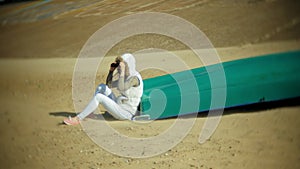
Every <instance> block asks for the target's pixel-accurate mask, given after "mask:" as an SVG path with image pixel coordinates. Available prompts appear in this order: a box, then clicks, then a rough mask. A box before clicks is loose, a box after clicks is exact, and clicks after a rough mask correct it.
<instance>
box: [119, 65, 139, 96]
mask: <svg viewBox="0 0 300 169" xmlns="http://www.w3.org/2000/svg"><path fill="white" fill-rule="evenodd" d="M119 73H120V75H119V80H118V89H119V90H120V91H125V90H127V89H129V88H130V87H137V86H139V85H140V82H139V79H138V78H137V77H136V76H134V77H131V78H129V79H127V80H126V79H125V64H124V63H123V62H120V65H119Z"/></svg>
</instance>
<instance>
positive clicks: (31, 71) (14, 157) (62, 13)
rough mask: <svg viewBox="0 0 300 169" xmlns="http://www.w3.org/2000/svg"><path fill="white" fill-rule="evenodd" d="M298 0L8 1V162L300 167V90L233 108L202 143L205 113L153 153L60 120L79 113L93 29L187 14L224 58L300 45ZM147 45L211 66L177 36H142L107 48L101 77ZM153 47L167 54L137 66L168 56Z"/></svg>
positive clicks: (0, 66) (13, 165) (0, 148)
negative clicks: (77, 76) (82, 61)
mask: <svg viewBox="0 0 300 169" xmlns="http://www.w3.org/2000/svg"><path fill="white" fill-rule="evenodd" d="M299 7H300V3H299V2H298V1H293V0H288V1H284V0H261V1H258V0H242V1H233V0H232V1H230V3H229V2H228V1H223V0H217V1H213V0H203V1H196V0H195V1H194V0H193V1H180V0H174V1H167V0H161V1H154V2H153V1H150V0H143V1H126V2H125V1H124V2H123V1H118V0H117V1H90V2H89V3H88V2H82V1H78V2H77V1H71V0H67V1H55V0H53V1H29V2H20V3H12V4H7V5H2V6H0V23H1V26H0V31H1V33H0V53H1V55H0V79H1V81H0V94H1V97H0V100H1V101H0V103H1V106H0V117H1V118H0V125H1V126H0V137H1V139H0V152H1V153H0V162H1V164H0V166H1V167H0V168H7V169H18V168H23V169H25V168H31V169H35V168H72V169H73V168H78V169H79V168H80V169H82V168H83V169H85V168H90V169H91V168H93V169H97V168H132V169H140V168H155V169H159V168H172V169H173V168H178V169H181V168H182V169H183V168H198V169H202V168H203V169H218V168H228V169H229V168H230V169H232V168H249V169H250V168H251V169H252V168H270V169H274V168H285V169H296V168H300V164H299V161H300V132H299V130H298V127H300V114H299V113H300V105H299V99H297V100H289V101H284V102H279V103H276V105H274V104H272V105H262V106H252V107H251V106H247V107H240V108H235V109H228V110H225V111H224V114H223V116H222V119H221V122H220V124H219V125H218V127H217V129H216V131H215V133H214V134H213V135H212V136H211V138H210V139H209V140H208V141H207V142H205V143H204V144H199V142H198V139H199V134H200V131H201V128H202V127H203V124H204V122H205V120H206V115H207V114H205V113H203V114H199V115H198V117H197V119H196V122H195V125H194V126H193V128H192V129H191V131H190V132H189V133H188V135H187V137H185V138H184V139H183V140H182V141H181V142H180V143H179V144H177V145H176V146H175V147H173V148H172V149H170V150H168V151H167V152H165V153H162V154H160V155H157V156H154V157H151V158H128V157H120V156H117V155H114V154H111V153H110V152H108V151H106V150H104V149H103V148H101V147H99V146H98V145H97V144H95V143H94V142H93V141H92V140H91V139H90V138H89V137H88V136H87V135H86V133H85V132H84V131H83V128H82V127H81V126H66V125H62V124H61V122H62V120H63V119H64V118H65V117H67V116H74V115H75V114H76V112H75V109H74V105H73V99H72V78H73V71H74V67H75V64H76V59H77V57H78V55H79V52H80V50H81V49H82V47H83V45H84V44H85V42H86V41H87V40H88V38H89V37H90V36H92V34H93V33H94V32H95V31H97V30H98V29H100V28H101V27H102V26H104V25H105V24H107V23H109V22H111V21H113V20H115V19H118V18H120V17H122V16H126V15H129V14H133V13H136V12H141V11H147V12H164V13H168V14H172V15H175V16H179V17H181V18H183V19H185V20H187V21H189V22H191V23H193V24H194V25H196V26H197V27H198V28H199V29H200V30H202V31H203V32H204V33H205V34H206V36H207V37H208V38H209V39H210V41H211V42H212V44H213V45H214V46H215V47H216V51H217V52H218V55H219V57H220V61H221V62H226V61H231V60H236V59H242V58H248V57H254V56H258V55H263V54H270V53H275V52H285V51H293V50H299V49H300V31H299V28H300V14H299V11H298V9H299ZM147 48H159V49H164V50H167V51H172V52H173V53H174V54H176V55H178V56H180V58H181V59H182V61H184V62H185V63H186V64H187V65H188V67H189V68H195V67H200V66H203V63H201V62H200V61H199V59H198V58H196V57H195V56H194V55H193V53H192V52H191V50H189V49H188V48H187V47H186V46H185V45H183V44H182V43H180V42H178V41H177V40H174V39H172V38H168V37H165V36H160V35H152V34H147V35H138V36H133V37H130V38H128V39H125V40H123V41H121V42H120V43H118V44H117V45H116V46H114V47H113V48H112V49H111V50H110V51H109V52H108V53H107V55H106V56H105V57H104V61H103V62H102V64H101V65H100V66H99V69H98V72H97V76H96V77H97V78H96V81H95V85H96V84H97V83H101V82H104V80H105V78H106V73H107V70H108V66H107V64H108V63H110V61H111V60H113V58H114V56H116V55H120V54H122V53H124V52H135V51H138V50H141V49H147ZM151 55H161V57H160V58H159V59H153V58H150V57H145V58H144V59H143V60H142V62H138V63H137V65H139V66H140V67H143V66H146V65H157V64H160V63H164V61H165V60H164V59H165V58H164V54H163V53H152V54H151ZM164 65H165V66H166V69H168V70H171V71H172V72H176V71H180V70H182V69H181V68H179V67H178V65H176V62H173V60H169V61H168V62H167V64H164ZM164 73H166V72H163V71H160V70H155V69H153V70H151V69H149V70H145V71H143V72H141V74H142V76H143V78H145V79H146V78H149V77H155V76H158V75H162V74H164ZM167 73H170V72H167ZM100 110H101V112H102V113H103V110H102V108H100ZM175 120H176V118H170V119H164V120H157V121H153V122H151V123H148V124H137V123H133V122H130V121H117V120H108V121H107V123H108V124H109V125H110V126H111V127H113V128H114V129H115V130H117V131H118V132H120V133H122V134H126V135H127V136H130V137H151V136H155V135H157V134H159V133H161V132H163V131H164V130H166V129H167V128H168V127H170V126H171V125H172V124H173V123H174V121H175ZM157 144H159V143H157Z"/></svg>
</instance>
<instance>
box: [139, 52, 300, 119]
mask: <svg viewBox="0 0 300 169" xmlns="http://www.w3.org/2000/svg"><path fill="white" fill-rule="evenodd" d="M299 64H300V51H294V52H287V53H276V54H270V55H264V56H258V57H254V58H247V59H241V60H234V61H229V62H224V63H219V64H215V65H210V66H206V67H200V68H196V69H192V70H187V71H182V72H178V73H174V74H168V75H164V76H159V77H155V78H150V79H145V80H144V93H143V96H142V101H141V110H142V113H141V114H148V115H150V118H151V119H161V118H168V117H174V116H178V115H185V114H190V113H197V112H203V111H208V110H214V109H223V108H229V107H235V106H241V105H248V104H254V103H259V102H270V101H277V100H282V99H289V98H296V97H299V96H300V66H299ZM219 96H220V97H219Z"/></svg>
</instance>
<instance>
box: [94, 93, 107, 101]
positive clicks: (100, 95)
mask: <svg viewBox="0 0 300 169" xmlns="http://www.w3.org/2000/svg"><path fill="white" fill-rule="evenodd" d="M103 97H106V96H105V95H104V94H102V93H96V94H95V97H94V98H95V100H96V101H97V102H98V103H101V102H102V101H103Z"/></svg>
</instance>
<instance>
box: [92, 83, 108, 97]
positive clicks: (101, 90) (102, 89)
mask: <svg viewBox="0 0 300 169" xmlns="http://www.w3.org/2000/svg"><path fill="white" fill-rule="evenodd" d="M106 88H107V86H106V85H105V84H103V83H101V84H100V85H98V87H97V90H96V93H95V94H97V93H101V94H104V93H105V91H106Z"/></svg>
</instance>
